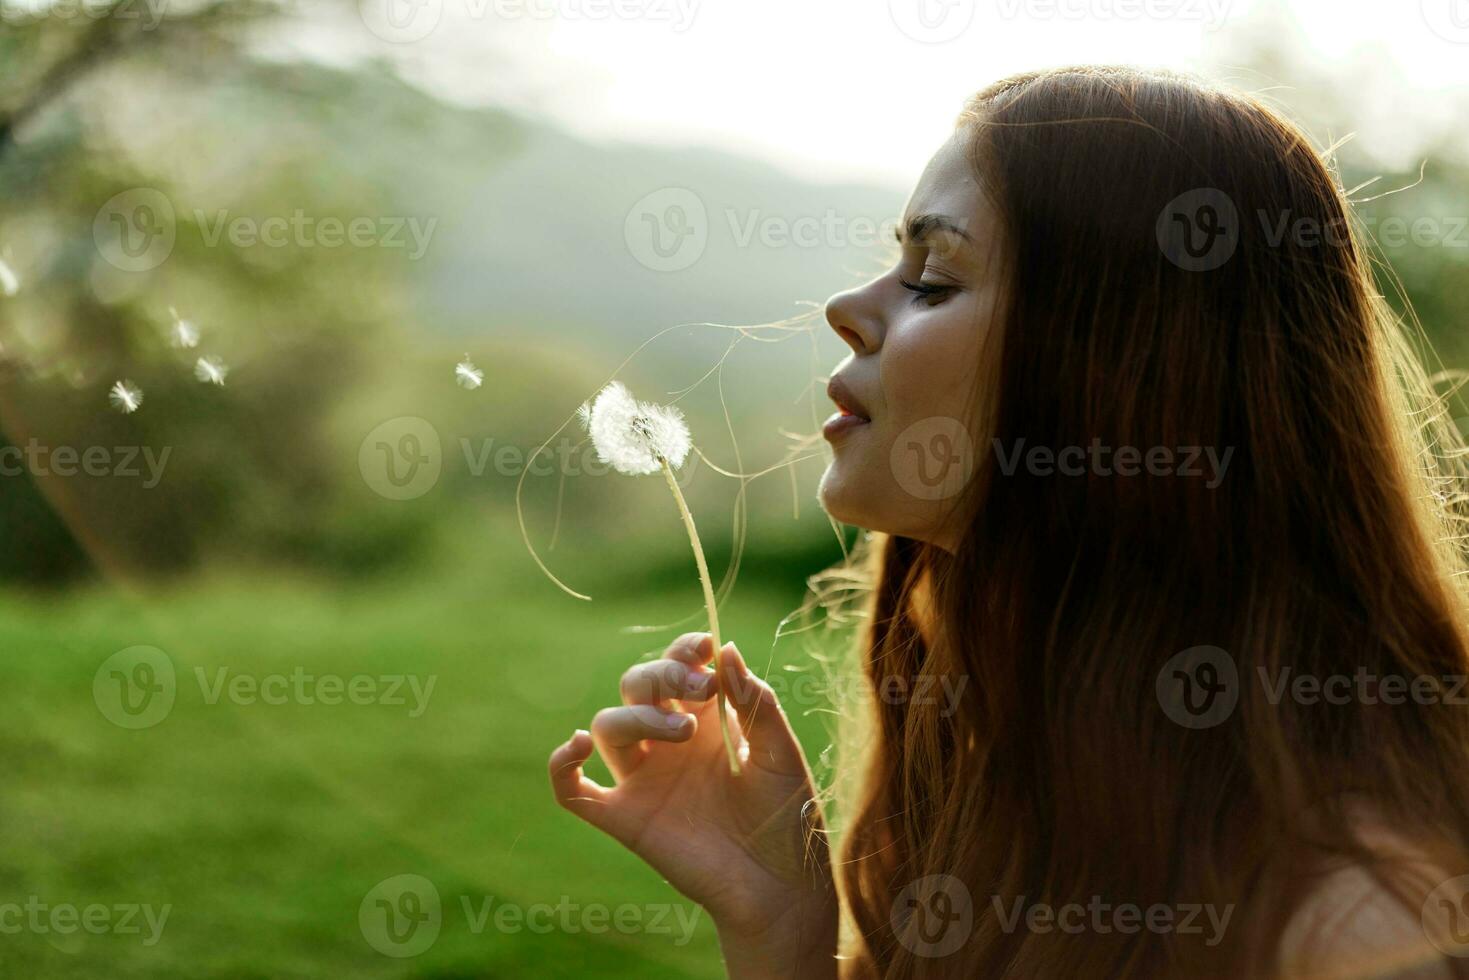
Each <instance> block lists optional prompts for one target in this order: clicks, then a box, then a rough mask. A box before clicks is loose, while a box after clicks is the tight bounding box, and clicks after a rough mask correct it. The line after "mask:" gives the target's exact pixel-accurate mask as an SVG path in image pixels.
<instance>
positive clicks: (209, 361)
mask: <svg viewBox="0 0 1469 980" xmlns="http://www.w3.org/2000/svg"><path fill="white" fill-rule="evenodd" d="M229 373H230V369H229V368H227V367H225V364H224V362H223V361H221V360H220V359H219V358H217V357H201V358H199V360H197V361H195V362H194V377H196V378H198V379H199V380H200V381H202V382H204V383H205V384H211V385H222V384H224V378H225V375H227V374H229Z"/></svg>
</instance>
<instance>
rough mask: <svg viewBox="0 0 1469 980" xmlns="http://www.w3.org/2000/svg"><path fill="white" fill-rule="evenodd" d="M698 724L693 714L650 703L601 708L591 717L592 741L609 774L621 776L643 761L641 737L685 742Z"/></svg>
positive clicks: (643, 750) (644, 750) (642, 738)
mask: <svg viewBox="0 0 1469 980" xmlns="http://www.w3.org/2000/svg"><path fill="white" fill-rule="evenodd" d="M697 727H698V723H697V722H695V720H694V716H693V715H686V714H681V713H680V712H677V711H664V710H663V709H662V708H658V707H655V706H653V705H651V704H634V705H627V706H624V707H621V708H603V709H602V710H601V711H599V712H597V713H596V715H595V716H593V718H592V741H593V742H595V743H596V745H597V751H598V752H600V753H602V758H603V759H605V760H606V762H607V768H608V769H610V770H612V775H613V776H615V777H617V779H619V780H622V779H625V778H627V776H628V775H629V774H630V773H632V771H633V770H634V769H636V768H637V767H638V763H640V762H642V761H643V756H644V755H646V754H647V750H646V749H644V748H643V740H644V739H651V740H654V741H659V742H687V741H688V740H689V739H690V738H692V737H693V734H694V730H695V729H696V728H697Z"/></svg>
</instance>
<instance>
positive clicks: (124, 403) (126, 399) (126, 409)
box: [107, 380, 143, 415]
mask: <svg viewBox="0 0 1469 980" xmlns="http://www.w3.org/2000/svg"><path fill="white" fill-rule="evenodd" d="M107 400H108V401H110V402H111V403H112V407H113V408H115V409H117V410H118V411H119V412H121V413H122V414H124V415H131V414H133V413H134V412H136V411H137V410H138V406H139V405H141V404H143V392H142V391H140V390H139V389H138V386H137V385H135V384H133V383H132V382H131V381H127V380H123V381H119V382H117V383H116V384H114V385H113V386H112V388H111V389H110V390H109V391H108V392H107Z"/></svg>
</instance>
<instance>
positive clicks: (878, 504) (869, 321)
mask: <svg viewBox="0 0 1469 980" xmlns="http://www.w3.org/2000/svg"><path fill="white" fill-rule="evenodd" d="M969 142H970V134H969V133H968V132H967V131H965V130H960V131H957V132H956V133H955V134H954V136H953V137H951V138H950V139H949V141H948V142H947V143H945V144H944V145H943V147H941V148H940V149H939V151H938V153H937V154H935V155H934V157H933V159H932V160H931V161H929V164H928V166H927V167H926V168H925V169H924V171H923V176H922V177H921V178H920V179H919V181H918V186H917V187H915V188H914V190H913V194H912V196H911V197H910V198H909V199H908V206H907V208H906V209H905V212H904V215H903V221H902V225H901V226H900V230H899V241H900V245H901V254H900V257H899V259H898V263H897V265H896V266H895V267H894V268H892V269H890V270H889V271H887V272H886V273H884V274H883V275H881V276H878V277H877V278H876V279H873V280H872V281H871V282H869V283H867V284H866V285H864V286H861V287H859V288H857V289H853V290H849V291H847V292H844V293H839V294H838V295H836V296H833V297H832V298H831V299H830V300H829V301H828V302H827V305H826V319H827V322H828V323H830V324H831V327H832V329H833V330H835V331H836V332H837V334H838V335H839V336H840V337H841V338H842V339H843V340H844V341H845V342H846V343H847V345H848V346H849V347H851V349H852V353H851V355H850V356H848V357H847V358H846V359H845V360H844V361H843V362H842V363H841V365H840V366H839V367H838V369H837V371H836V373H835V375H834V376H833V379H832V383H831V387H830V389H829V391H830V394H831V396H832V400H833V401H834V402H835V403H836V404H837V407H838V409H839V413H838V415H835V416H833V417H832V418H831V419H829V420H828V422H827V424H826V427H825V429H824V435H825V436H826V438H827V439H828V441H830V443H831V445H832V453H833V459H832V462H831V465H830V466H829V467H828V468H827V470H826V474H825V476H823V477H822V481H821V488H820V498H821V503H822V506H823V507H825V508H826V511H827V513H829V514H830V515H831V516H832V517H834V518H836V519H837V520H839V521H841V522H843V523H846V524H853V525H856V526H858V527H864V528H867V529H869V530H874V531H882V532H886V533H890V534H899V535H903V536H905V537H911V538H916V539H919V540H922V541H928V542H931V543H933V544H937V545H940V546H943V547H952V545H953V543H954V541H955V538H956V529H955V528H953V527H950V526H949V523H948V521H947V520H946V517H947V514H948V512H949V510H950V509H951V508H952V507H953V505H954V503H955V502H956V500H957V499H958V496H959V493H960V492H961V491H962V490H963V489H964V488H965V486H966V485H967V483H968V482H969V480H970V478H971V477H972V476H973V475H974V473H975V470H976V467H977V463H978V456H979V453H980V452H982V451H983V450H982V441H981V437H980V432H979V427H978V425H977V420H976V419H975V418H974V416H975V414H976V407H977V405H978V398H977V395H978V390H977V389H978V385H979V382H980V380H981V378H983V377H988V374H987V373H986V372H983V371H982V369H981V368H982V363H981V359H982V357H983V356H993V352H994V346H993V345H990V344H987V343H986V338H987V337H988V336H989V334H990V332H991V330H992V328H993V327H994V326H995V325H994V323H993V320H994V317H995V311H996V310H997V309H998V300H999V296H1000V288H1001V283H1000V282H999V281H998V279H999V276H998V268H997V262H996V261H995V260H996V259H997V258H998V256H999V249H998V245H999V242H998V236H999V225H998V220H997V216H996V213H995V211H994V209H993V207H992V205H991V204H990V202H989V200H988V198H987V197H986V196H985V194H984V193H983V191H982V190H981V189H980V186H979V183H978V181H977V180H976V177H975V173H974V168H973V164H972V163H971V161H970V158H969Z"/></svg>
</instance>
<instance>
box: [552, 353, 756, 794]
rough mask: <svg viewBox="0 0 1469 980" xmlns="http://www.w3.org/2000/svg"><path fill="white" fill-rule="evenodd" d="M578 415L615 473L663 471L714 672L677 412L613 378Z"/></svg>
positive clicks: (715, 612)
mask: <svg viewBox="0 0 1469 980" xmlns="http://www.w3.org/2000/svg"><path fill="white" fill-rule="evenodd" d="M576 415H577V418H578V419H580V420H581V424H582V425H584V426H585V427H586V429H587V431H588V432H590V433H591V436H592V445H593V446H595V447H596V450H597V458H598V459H600V460H601V461H602V462H604V463H609V464H611V465H612V467H613V468H614V469H616V470H617V471H618V472H619V473H627V474H629V475H632V476H641V475H643V474H646V473H657V472H658V471H659V470H662V471H663V478H664V479H665V480H666V481H667V482H668V490H669V492H670V493H672V494H673V500H674V502H675V503H676V504H677V505H678V513H679V516H680V517H682V518H683V525H684V530H685V531H687V532H688V535H689V545H690V546H691V547H692V548H693V550H694V564H695V565H696V566H697V567H698V571H699V585H700V586H701V587H702V588H703V590H704V611H705V612H706V613H707V614H708V616H709V633H710V635H712V636H713V638H714V651H715V652H714V666H715V673H716V674H717V673H718V672H719V660H720V651H721V650H722V649H723V647H722V646H721V644H720V642H719V603H718V601H717V600H716V599H715V596H714V579H713V578H712V577H711V576H710V574H709V562H708V560H707V559H706V558H705V556H704V546H703V545H702V544H701V543H700V542H699V529H698V528H697V527H696V526H695V525H694V515H693V513H692V512H691V511H690V510H689V505H688V501H686V500H684V495H683V491H682V490H680V489H679V486H678V480H676V479H674V476H673V471H674V470H675V469H677V468H678V467H680V466H682V465H683V461H684V459H685V458H687V456H688V454H689V450H691V449H692V448H693V440H692V439H691V438H690V437H689V427H688V425H687V424H686V423H685V422H684V418H683V413H682V412H680V411H679V410H678V409H677V408H675V407H674V406H672V405H655V404H652V403H650V402H640V401H638V400H637V399H635V398H633V396H632V393H631V392H629V391H628V390H627V388H625V387H624V386H623V385H621V384H619V383H618V382H616V381H614V382H612V383H611V384H609V385H608V386H607V387H605V388H603V389H602V390H601V391H599V392H597V397H595V398H593V399H592V400H591V402H590V403H585V404H583V405H582V406H581V408H579V409H577V412H576ZM718 700H719V717H720V718H721V719H724V718H725V716H726V713H725V697H724V691H723V690H720V691H719V692H718ZM719 727H720V732H721V735H722V737H723V741H724V751H725V755H726V756H727V757H728V759H729V771H730V772H731V773H733V774H734V775H739V773H740V757H739V752H738V751H737V749H736V747H735V739H734V738H733V736H731V735H730V731H729V726H728V724H722V725H720V726H719Z"/></svg>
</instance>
